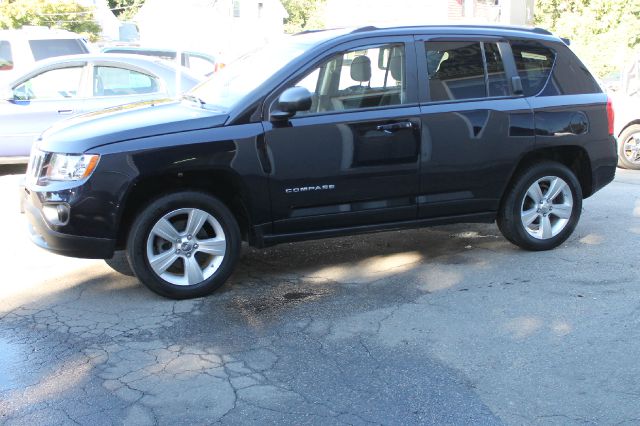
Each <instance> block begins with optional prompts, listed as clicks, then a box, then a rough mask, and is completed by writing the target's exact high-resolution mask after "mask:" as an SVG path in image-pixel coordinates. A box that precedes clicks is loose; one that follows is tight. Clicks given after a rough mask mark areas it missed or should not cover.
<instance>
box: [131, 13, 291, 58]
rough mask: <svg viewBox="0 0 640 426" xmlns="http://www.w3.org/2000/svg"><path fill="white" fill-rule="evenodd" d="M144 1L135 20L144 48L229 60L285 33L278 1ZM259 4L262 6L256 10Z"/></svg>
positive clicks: (283, 16)
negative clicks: (214, 56) (193, 52)
mask: <svg viewBox="0 0 640 426" xmlns="http://www.w3.org/2000/svg"><path fill="white" fill-rule="evenodd" d="M238 1H239V3H238V4H239V10H240V16H239V17H234V16H233V15H234V1H233V0H217V1H212V0H182V1H181V2H179V3H178V2H176V1H170V0H146V2H145V3H144V5H143V6H142V8H141V9H140V12H139V13H138V14H137V15H136V17H135V19H134V21H135V22H136V23H137V24H138V28H139V29H140V44H141V45H143V46H156V47H158V46H159V47H169V48H174V49H181V50H196V51H201V52H205V53H210V54H214V55H220V54H222V55H223V56H224V57H226V58H232V57H235V56H237V55H239V54H240V53H242V52H243V51H246V50H248V49H252V48H255V47H258V46H259V45H261V44H263V43H264V42H265V41H268V40H269V39H271V38H273V37H276V36H279V35H281V34H283V32H284V18H285V17H286V11H285V10H284V8H283V7H282V4H281V3H280V1H279V0H262V1H259V0H238ZM259 4H262V7H259Z"/></svg>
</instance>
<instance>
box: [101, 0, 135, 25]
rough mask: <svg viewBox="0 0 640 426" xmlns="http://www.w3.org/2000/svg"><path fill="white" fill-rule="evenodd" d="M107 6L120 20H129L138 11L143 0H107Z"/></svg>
mask: <svg viewBox="0 0 640 426" xmlns="http://www.w3.org/2000/svg"><path fill="white" fill-rule="evenodd" d="M108 1H109V8H110V9H111V10H113V14H114V15H116V17H117V18H118V19H120V20H121V21H129V20H131V19H133V17H134V16H135V15H136V13H138V11H139V10H140V8H141V7H142V4H143V3H144V0H108Z"/></svg>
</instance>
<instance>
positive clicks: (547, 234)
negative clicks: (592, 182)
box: [497, 161, 582, 251]
mask: <svg viewBox="0 0 640 426" xmlns="http://www.w3.org/2000/svg"><path fill="white" fill-rule="evenodd" d="M581 211H582V189H581V187H580V183H579V182H578V179H577V178H576V176H575V174H574V173H573V172H572V171H571V170H570V169H569V168H568V167H566V166H564V165H562V164H560V163H555V162H550V161H549V162H541V163H535V164H533V165H531V166H530V167H528V168H527V169H525V170H524V171H523V172H521V173H520V174H519V175H518V176H517V177H516V178H515V179H514V181H513V182H512V183H511V185H510V186H509V188H508V189H507V192H506V193H505V196H504V199H503V202H502V205H501V206H500V210H499V212H498V218H497V222H498V228H500V231H501V232H502V234H503V235H504V236H505V238H506V239H507V240H509V241H511V242H512V243H513V244H515V245H517V246H519V247H521V248H523V249H525V250H533V251H539V250H550V249H552V248H555V247H557V246H559V245H560V244H562V243H563V242H564V241H565V240H566V239H567V238H569V236H570V235H571V233H572V232H573V230H574V229H575V227H576V225H577V224H578V220H579V219H580V214H581Z"/></svg>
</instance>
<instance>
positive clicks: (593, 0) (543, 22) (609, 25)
mask: <svg viewBox="0 0 640 426" xmlns="http://www.w3.org/2000/svg"><path fill="white" fill-rule="evenodd" d="M535 24H536V26H540V27H543V28H546V29H548V30H550V31H552V32H553V33H554V34H555V35H557V36H560V37H566V38H568V39H570V40H571V49H572V50H573V51H574V52H575V53H576V54H577V55H578V56H579V57H580V59H582V60H583V61H584V62H585V63H586V64H587V66H588V67H589V68H590V69H591V70H592V71H593V72H594V73H595V74H596V75H598V76H599V77H603V76H605V75H607V74H610V73H612V72H615V71H620V70H622V69H623V68H624V66H625V64H626V63H628V62H630V61H631V60H632V59H633V57H634V55H635V51H636V50H637V48H638V45H639V44H640V30H639V28H640V0H537V1H536V9H535Z"/></svg>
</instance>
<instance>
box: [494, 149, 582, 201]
mask: <svg viewBox="0 0 640 426" xmlns="http://www.w3.org/2000/svg"><path fill="white" fill-rule="evenodd" d="M542 161H555V162H558V163H560V164H563V165H565V166H567V167H568V168H569V169H571V171H572V172H573V173H574V174H575V175H576V178H577V179H578V182H580V188H581V190H582V197H583V198H587V197H589V196H591V194H592V193H593V175H592V170H591V160H590V158H589V154H588V153H587V151H586V150H585V149H584V148H582V147H580V146H576V145H563V146H553V147H543V148H539V149H536V150H533V151H530V152H528V153H526V154H525V155H524V156H523V157H522V158H521V159H520V161H519V162H518V164H517V165H516V167H515V168H514V170H513V172H512V173H511V177H510V178H509V180H508V183H507V185H506V186H505V187H504V189H503V191H502V195H501V197H500V205H502V203H503V202H504V199H505V196H506V194H507V191H508V188H510V187H511V185H512V184H513V182H514V181H515V180H516V179H517V178H518V176H519V175H520V174H521V173H522V172H523V171H524V170H526V169H527V168H528V167H530V166H531V165H532V164H535V163H539V162H542Z"/></svg>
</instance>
